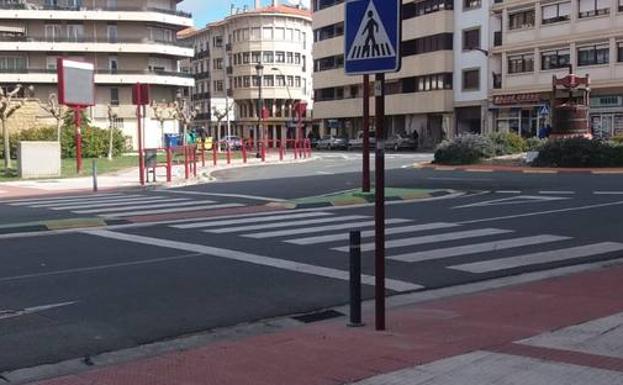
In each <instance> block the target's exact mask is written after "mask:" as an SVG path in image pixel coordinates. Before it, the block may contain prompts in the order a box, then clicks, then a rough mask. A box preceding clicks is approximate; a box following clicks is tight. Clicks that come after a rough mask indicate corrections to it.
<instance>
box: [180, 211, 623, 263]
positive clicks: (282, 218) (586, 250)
mask: <svg viewBox="0 0 623 385" xmlns="http://www.w3.org/2000/svg"><path fill="white" fill-rule="evenodd" d="M415 222H416V221H414V220H412V219H405V218H392V219H387V220H386V226H387V228H386V234H387V237H388V239H387V240H386V243H385V245H386V249H387V259H388V260H389V261H391V262H392V263H399V264H413V263H421V262H429V261H441V262H442V263H443V266H444V268H445V269H449V270H453V271H457V272H463V273H471V274H484V273H495V272H500V271H503V270H510V269H516V268H534V267H538V266H539V265H543V264H548V263H555V262H570V263H576V262H581V261H582V259H584V258H590V257H599V256H609V255H610V254H611V253H617V252H622V251H623V243H618V242H596V243H591V244H578V242H579V241H578V240H576V239H574V238H573V237H570V236H565V235H556V234H534V235H529V234H517V231H516V230H513V229H508V228H497V227H474V225H465V224H460V223H449V222H431V223H415ZM170 227H171V228H174V229H178V230H197V231H201V232H204V233H209V234H214V235H223V234H227V235H234V236H239V237H242V238H246V239H253V240H257V241H276V242H278V243H280V244H284V245H290V246H304V247H307V248H309V247H314V248H320V250H324V251H328V252H333V253H340V254H343V255H347V253H348V252H349V246H348V238H349V235H348V232H349V230H361V238H362V240H364V241H365V242H364V243H362V245H361V251H362V252H363V253H364V255H365V253H370V252H372V251H373V250H374V242H373V238H374V218H372V217H371V216H368V215H344V214H340V213H336V212H330V211H311V212H310V211H307V212H305V211H303V212H281V213H262V214H259V215H256V216H252V217H244V218H241V217H229V218H222V219H214V220H211V221H199V222H190V223H182V224H172V225H170ZM368 240H371V241H372V242H368ZM535 247H538V248H539V250H540V251H539V252H534V250H535ZM543 249H545V250H543ZM310 250H311V249H310ZM502 251H504V252H505V255H507V254H508V256H505V257H500V256H499V255H500V252H502ZM310 255H313V253H310ZM457 257H469V258H470V260H469V262H465V260H464V259H462V260H461V262H462V263H458V262H457V261H456V259H454V258H457ZM310 258H312V257H311V256H310Z"/></svg>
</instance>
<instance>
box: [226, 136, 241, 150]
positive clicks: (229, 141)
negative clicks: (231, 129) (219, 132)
mask: <svg viewBox="0 0 623 385" xmlns="http://www.w3.org/2000/svg"><path fill="white" fill-rule="evenodd" d="M227 146H229V148H230V149H231V150H232V151H238V150H240V149H242V139H240V137H239V136H225V137H224V138H223V140H222V141H221V149H222V150H226V149H227Z"/></svg>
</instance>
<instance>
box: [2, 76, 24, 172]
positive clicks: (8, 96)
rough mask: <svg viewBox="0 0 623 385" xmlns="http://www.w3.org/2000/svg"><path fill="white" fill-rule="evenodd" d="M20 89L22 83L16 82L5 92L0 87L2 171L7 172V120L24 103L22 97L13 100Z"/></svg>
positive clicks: (9, 163)
mask: <svg viewBox="0 0 623 385" xmlns="http://www.w3.org/2000/svg"><path fill="white" fill-rule="evenodd" d="M21 90H22V85H21V84H18V85H17V86H15V88H14V89H13V90H12V91H9V92H5V91H4V89H2V88H0V121H1V122H2V137H3V139H4V173H5V174H6V175H8V174H9V170H10V168H11V144H10V143H9V140H10V139H9V127H7V124H6V123H7V120H8V119H9V118H10V117H11V116H12V115H13V114H14V113H15V111H17V110H19V109H20V108H22V107H23V106H24V104H26V101H25V100H24V99H18V100H15V98H16V96H17V94H18V93H19V92H20V91H21Z"/></svg>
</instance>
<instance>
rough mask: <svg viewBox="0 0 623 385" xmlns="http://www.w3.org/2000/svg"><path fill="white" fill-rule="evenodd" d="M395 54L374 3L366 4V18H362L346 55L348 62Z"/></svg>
mask: <svg viewBox="0 0 623 385" xmlns="http://www.w3.org/2000/svg"><path fill="white" fill-rule="evenodd" d="M394 56H396V53H395V51H394V47H393V46H392V44H391V40H390V39H389V36H388V35H387V32H386V31H385V27H384V26H383V23H382V21H381V20H380V19H379V13H378V11H377V9H376V7H375V6H374V2H373V1H370V2H369V3H368V8H367V10H366V17H364V18H362V20H361V24H360V26H359V29H358V32H357V37H356V38H355V41H354V42H353V45H352V46H351V49H350V52H349V53H348V59H350V60H365V59H379V58H387V57H394Z"/></svg>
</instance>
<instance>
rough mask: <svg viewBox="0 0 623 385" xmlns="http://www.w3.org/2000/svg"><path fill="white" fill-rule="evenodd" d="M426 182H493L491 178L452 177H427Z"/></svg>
mask: <svg viewBox="0 0 623 385" xmlns="http://www.w3.org/2000/svg"><path fill="white" fill-rule="evenodd" d="M426 179H428V180H438V181H464V182H473V181H485V182H486V181H493V179H491V178H458V177H456V178H454V177H429V178H426Z"/></svg>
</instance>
